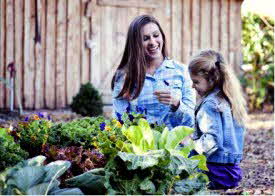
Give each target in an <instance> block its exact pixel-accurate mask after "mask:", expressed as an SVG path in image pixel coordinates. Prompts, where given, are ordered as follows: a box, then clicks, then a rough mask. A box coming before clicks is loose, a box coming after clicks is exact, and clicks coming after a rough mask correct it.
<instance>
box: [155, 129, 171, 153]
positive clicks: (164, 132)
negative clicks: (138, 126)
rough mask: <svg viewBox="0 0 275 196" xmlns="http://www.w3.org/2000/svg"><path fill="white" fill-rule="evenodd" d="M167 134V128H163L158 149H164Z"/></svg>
mask: <svg viewBox="0 0 275 196" xmlns="http://www.w3.org/2000/svg"><path fill="white" fill-rule="evenodd" d="M168 133H169V130H168V128H167V127H165V128H164V130H163V132H162V134H161V136H160V139H159V141H158V146H159V149H164V148H165V145H166V142H167V138H168Z"/></svg>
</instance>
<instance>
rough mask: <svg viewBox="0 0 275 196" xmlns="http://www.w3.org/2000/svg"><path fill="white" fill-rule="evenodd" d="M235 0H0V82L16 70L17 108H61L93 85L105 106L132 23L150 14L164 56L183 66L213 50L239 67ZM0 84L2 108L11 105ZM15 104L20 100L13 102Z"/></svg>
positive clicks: (238, 17) (238, 20)
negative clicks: (160, 32) (164, 44)
mask: <svg viewBox="0 0 275 196" xmlns="http://www.w3.org/2000/svg"><path fill="white" fill-rule="evenodd" d="M241 3H242V1H241V0H97V1H96V0H1V1H0V44H1V48H0V77H1V78H6V79H8V78H9V74H8V71H7V66H8V64H9V63H10V62H14V63H15V65H16V70H17V72H16V86H17V89H18V92H16V94H18V95H19V96H20V97H21V100H22V103H23V107H24V108H29V109H33V108H35V109H39V108H52V109H53V108H63V107H66V106H67V105H68V104H70V102H71V100H72V97H73V96H74V95H75V94H76V93H77V92H78V90H79V87H80V84H81V83H86V82H88V81H91V82H92V83H93V84H94V85H95V86H96V87H97V88H98V89H99V90H100V91H101V92H102V93H103V99H104V103H105V104H110V103H111V90H110V80H111V77H112V75H113V73H114V70H115V68H116V66H117V64H118V63H119V61H120V59H121V56H122V52H123V49H124V44H125V40H126V33H127V29H128V26H129V24H130V22H131V21H132V20H133V18H134V17H135V16H137V15H140V14H145V13H147V14H152V15H154V16H155V17H156V18H157V19H158V20H159V21H160V24H161V26H162V27H163V29H164V32H165V34H166V36H167V38H168V49H169V54H170V56H171V57H173V58H174V59H176V60H178V61H181V62H183V63H187V62H188V60H189V59H190V56H192V55H193V54H194V53H195V52H197V51H198V50H200V49H204V48H213V49H216V50H219V51H221V52H222V53H223V54H225V57H226V59H227V60H228V61H229V62H230V63H231V64H232V65H233V66H234V68H237V67H238V65H239V64H240V63H241V11H240V10H241ZM9 96H10V95H9V92H8V90H7V88H5V85H4V84H3V83H0V108H8V107H9V104H10V103H9ZM15 107H18V103H17V101H16V100H15Z"/></svg>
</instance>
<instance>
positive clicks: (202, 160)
mask: <svg viewBox="0 0 275 196" xmlns="http://www.w3.org/2000/svg"><path fill="white" fill-rule="evenodd" d="M191 159H192V160H198V161H199V164H198V168H200V169H201V170H205V171H209V170H208V168H207V166H206V157H205V156H204V155H194V156H192V157H191Z"/></svg>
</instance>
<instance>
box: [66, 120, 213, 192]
mask: <svg viewBox="0 0 275 196" xmlns="http://www.w3.org/2000/svg"><path fill="white" fill-rule="evenodd" d="M192 132H193V129H191V128H189V127H184V126H179V127H176V128H174V129H172V130H171V131H169V130H168V129H167V128H165V129H164V130H163V132H162V133H160V132H158V131H155V130H154V129H152V128H151V127H150V125H149V124H148V122H147V121H146V120H145V119H140V120H139V121H138V124H137V125H133V126H130V127H126V126H123V127H122V133H123V134H124V135H125V136H126V138H127V140H126V141H124V142H120V143H118V144H117V145H118V146H119V147H120V149H121V151H119V152H118V153H117V155H116V156H115V157H114V158H112V159H110V160H109V161H108V163H107V165H106V166H105V167H104V169H103V168H102V169H95V170H91V171H89V172H86V173H84V174H82V175H80V176H76V177H74V178H71V179H68V180H67V181H66V182H67V184H68V186H71V187H79V188H80V189H81V190H82V191H83V192H84V193H86V194H106V193H107V194H127V195H128V194H136V195H137V194H138V195H141V194H195V193H198V192H200V191H202V190H205V189H206V185H207V183H208V178H207V176H206V175H205V174H203V173H202V172H201V170H207V167H206V158H205V157H204V156H203V155H197V156H193V157H191V158H188V154H189V152H190V151H191V150H192V149H193V144H192V142H191V143H190V144H189V145H187V146H184V147H182V148H180V147H179V144H180V142H181V141H183V140H186V137H187V136H189V135H190V134H191V133H192ZM102 187H104V188H102ZM102 191H103V192H102ZM104 191H105V192H104Z"/></svg>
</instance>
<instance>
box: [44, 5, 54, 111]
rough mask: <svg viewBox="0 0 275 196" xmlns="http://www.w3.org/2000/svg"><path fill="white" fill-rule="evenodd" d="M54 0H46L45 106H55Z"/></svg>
mask: <svg viewBox="0 0 275 196" xmlns="http://www.w3.org/2000/svg"><path fill="white" fill-rule="evenodd" d="M55 12H56V1H55V0H50V1H47V16H46V17H47V27H46V59H45V66H46V67H45V81H46V87H45V99H46V100H45V101H46V107H47V108H51V109H53V108H55V81H56V75H55V74H56V61H55V60H56V59H55V58H56V51H55V49H56V47H55V46H56V42H55V41H56V34H55V31H56V26H55V21H56V20H55V18H56V15H55Z"/></svg>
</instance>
